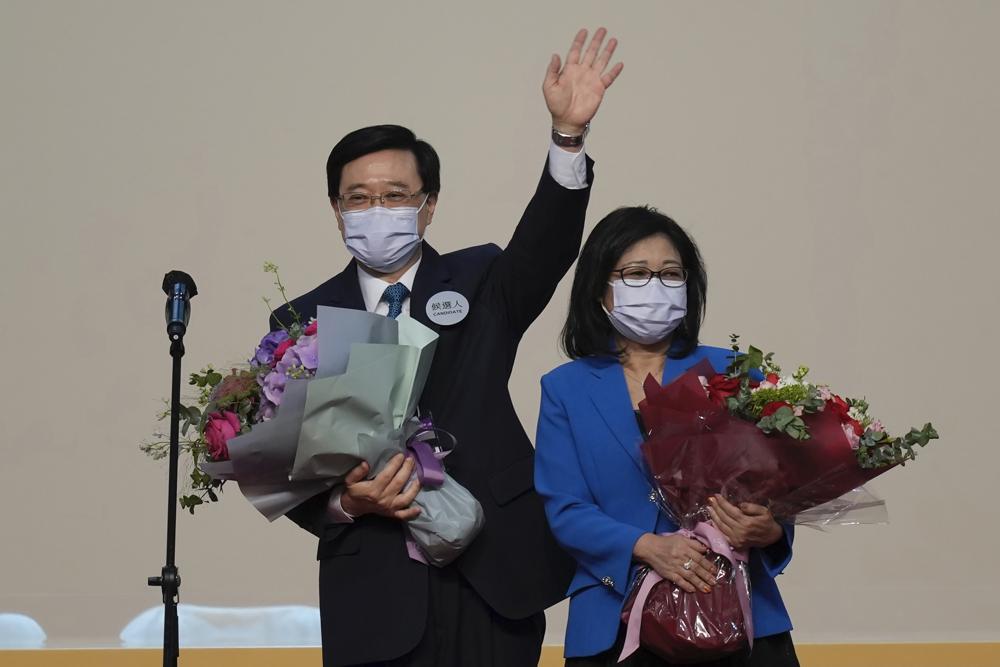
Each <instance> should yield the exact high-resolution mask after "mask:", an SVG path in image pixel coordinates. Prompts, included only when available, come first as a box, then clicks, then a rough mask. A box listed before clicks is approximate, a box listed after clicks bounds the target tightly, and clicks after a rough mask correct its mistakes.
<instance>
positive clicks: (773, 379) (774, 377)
mask: <svg viewBox="0 0 1000 667" xmlns="http://www.w3.org/2000/svg"><path fill="white" fill-rule="evenodd" d="M766 379H767V381H768V382H770V383H771V384H773V385H775V386H777V385H778V383H779V382H780V381H781V378H780V377H779V376H778V374H777V373H768V374H767V378H766Z"/></svg>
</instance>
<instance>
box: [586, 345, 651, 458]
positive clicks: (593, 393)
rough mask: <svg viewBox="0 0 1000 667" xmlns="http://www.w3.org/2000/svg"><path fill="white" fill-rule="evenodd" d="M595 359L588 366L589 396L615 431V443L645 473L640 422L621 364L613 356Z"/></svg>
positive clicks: (613, 431)
mask: <svg viewBox="0 0 1000 667" xmlns="http://www.w3.org/2000/svg"><path fill="white" fill-rule="evenodd" d="M598 363H599V364H600V365H597V364H595V365H594V366H593V367H592V368H591V374H592V375H593V377H592V382H591V384H590V388H589V392H588V393H589V394H590V400H591V401H592V402H593V403H594V407H595V408H596V409H597V413H598V414H599V415H600V416H601V418H602V419H603V420H604V423H605V424H607V426H608V429H610V430H611V432H612V433H613V434H614V436H615V439H616V440H617V441H618V444H620V445H621V446H622V448H623V449H624V450H625V453H626V454H628V457H629V458H630V459H632V461H633V462H634V463H635V465H636V466H637V467H638V468H639V471H640V472H642V474H643V475H645V474H646V464H645V462H644V461H643V460H642V455H641V454H640V453H639V443H640V442H641V441H642V433H640V432H639V424H638V422H636V419H635V412H634V411H633V410H632V402H631V400H630V399H629V395H628V387H627V386H626V385H625V374H624V373H623V372H622V368H621V366H620V365H619V364H618V363H617V362H615V361H613V360H609V361H608V363H606V364H603V363H600V362H598Z"/></svg>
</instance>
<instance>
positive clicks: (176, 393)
mask: <svg viewBox="0 0 1000 667" xmlns="http://www.w3.org/2000/svg"><path fill="white" fill-rule="evenodd" d="M163 291H164V292H166V293H167V335H168V336H169V337H170V356H171V357H172V358H173V373H172V377H171V386H170V454H169V460H170V473H169V477H168V480H167V556H166V563H165V564H164V566H163V568H162V569H161V570H160V576H158V577H149V578H148V579H147V584H148V585H149V586H154V587H158V588H159V589H160V590H161V592H162V594H163V607H164V610H163V611H164V615H163V667H176V665H177V659H178V657H179V656H180V645H179V644H180V639H179V635H178V621H177V603H178V600H179V595H180V586H181V577H180V574H179V573H178V570H177V565H176V564H175V562H174V551H175V547H176V537H177V459H178V457H179V454H180V446H179V444H178V440H179V426H178V424H179V422H180V405H181V358H182V357H183V356H184V333H185V331H186V330H187V322H188V318H189V316H190V311H189V309H188V300H189V299H190V298H191V297H192V296H194V295H195V294H197V293H198V291H197V288H196V287H195V285H194V281H193V280H191V277H190V276H188V275H187V274H186V273H182V272H180V271H171V272H170V273H168V274H167V275H166V276H165V277H164V279H163Z"/></svg>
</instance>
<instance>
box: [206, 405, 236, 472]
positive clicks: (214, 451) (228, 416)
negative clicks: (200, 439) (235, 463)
mask: <svg viewBox="0 0 1000 667" xmlns="http://www.w3.org/2000/svg"><path fill="white" fill-rule="evenodd" d="M239 432H240V418H239V417H237V416H236V413H235V412H229V411H228V410H226V411H225V412H221V413H219V412H213V413H211V414H209V415H208V421H207V422H206V423H205V442H206V443H207V444H208V453H209V455H210V456H211V457H212V460H213V461H228V460H229V448H228V447H227V446H226V443H227V442H228V441H229V440H230V439H231V438H235V437H236V435H237V434H238V433H239Z"/></svg>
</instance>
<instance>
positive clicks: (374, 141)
mask: <svg viewBox="0 0 1000 667" xmlns="http://www.w3.org/2000/svg"><path fill="white" fill-rule="evenodd" d="M390 148H395V149H399V150H405V151H410V152H411V153H413V156H414V157H415V158H416V159H417V173H418V174H419V175H420V180H421V184H422V186H421V188H420V189H421V190H423V191H424V192H426V193H427V194H432V195H436V194H437V193H438V192H440V191H441V161H440V160H439V159H438V154H437V152H436V151H435V150H434V147H433V146H431V145H430V144H429V143H427V142H426V141H423V140H421V139H417V135H415V134H413V132H412V131H411V130H409V129H407V128H405V127H402V126H400V125H372V126H371V127H363V128H361V129H360V130H354V131H353V132H351V133H350V134H347V135H345V136H344V138H343V139H341V140H340V141H338V142H337V145H336V146H334V147H333V150H331V151H330V157H329V158H328V159H327V161H326V188H327V192H328V193H329V195H330V197H331V198H333V197H336V196H337V195H339V194H340V174H341V172H342V171H343V169H344V165H345V164H347V163H348V162H351V161H353V160H357V159H358V158H359V157H363V156H365V155H368V154H370V153H377V152H378V151H384V150H387V149H390Z"/></svg>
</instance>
